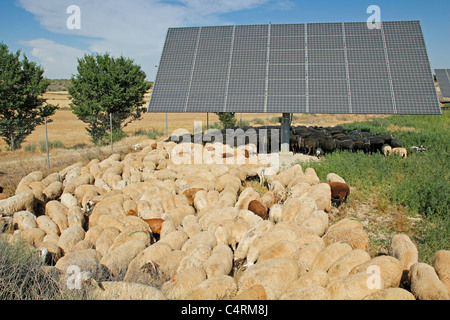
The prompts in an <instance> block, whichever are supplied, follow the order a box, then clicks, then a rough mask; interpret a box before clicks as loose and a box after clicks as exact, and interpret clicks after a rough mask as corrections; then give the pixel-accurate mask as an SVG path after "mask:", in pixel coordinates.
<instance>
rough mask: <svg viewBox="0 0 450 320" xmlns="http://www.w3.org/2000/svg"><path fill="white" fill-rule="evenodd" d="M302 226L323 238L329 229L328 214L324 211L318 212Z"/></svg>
mask: <svg viewBox="0 0 450 320" xmlns="http://www.w3.org/2000/svg"><path fill="white" fill-rule="evenodd" d="M302 226H304V227H306V228H308V229H310V230H312V231H314V233H315V234H317V235H318V236H320V237H321V236H323V235H324V234H325V232H326V231H327V228H328V214H327V213H326V212H325V211H323V210H316V211H314V212H313V213H312V214H311V216H310V217H309V218H308V219H306V220H305V222H303V223H302Z"/></svg>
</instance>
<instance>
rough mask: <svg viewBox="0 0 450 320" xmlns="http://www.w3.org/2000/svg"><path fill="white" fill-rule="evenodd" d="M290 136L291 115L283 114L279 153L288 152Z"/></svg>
mask: <svg viewBox="0 0 450 320" xmlns="http://www.w3.org/2000/svg"><path fill="white" fill-rule="evenodd" d="M290 135H291V114H290V113H283V118H282V119H281V152H289V138H290Z"/></svg>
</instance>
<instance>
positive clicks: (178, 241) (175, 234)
mask: <svg viewBox="0 0 450 320" xmlns="http://www.w3.org/2000/svg"><path fill="white" fill-rule="evenodd" d="M188 239H189V236H188V234H187V233H186V232H184V231H183V230H174V231H172V232H170V233H169V234H167V235H165V236H164V238H163V239H161V240H160V241H159V242H163V243H167V244H168V245H170V247H171V248H172V250H181V248H182V247H183V245H184V244H185V243H186V241H187V240H188Z"/></svg>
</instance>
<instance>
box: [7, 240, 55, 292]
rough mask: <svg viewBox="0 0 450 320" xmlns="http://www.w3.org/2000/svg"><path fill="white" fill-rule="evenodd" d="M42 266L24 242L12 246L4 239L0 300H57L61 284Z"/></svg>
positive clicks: (37, 257)
mask: <svg viewBox="0 0 450 320" xmlns="http://www.w3.org/2000/svg"><path fill="white" fill-rule="evenodd" d="M42 266H43V263H42V262H41V260H40V258H39V256H38V255H37V254H36V253H35V252H32V251H31V250H30V249H28V247H27V246H26V245H25V244H24V242H23V241H18V242H15V243H14V244H12V245H11V244H9V243H8V242H7V241H6V240H4V238H0V300H48V299H57V298H58V297H59V294H60V293H61V287H60V284H59V283H58V282H57V280H56V279H54V278H53V277H52V276H51V275H50V274H49V273H46V272H44V271H43V270H42V268H41V267H42Z"/></svg>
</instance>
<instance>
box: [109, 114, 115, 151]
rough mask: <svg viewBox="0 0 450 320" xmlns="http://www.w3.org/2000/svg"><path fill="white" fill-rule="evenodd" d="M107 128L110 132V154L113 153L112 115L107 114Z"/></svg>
mask: <svg viewBox="0 0 450 320" xmlns="http://www.w3.org/2000/svg"><path fill="white" fill-rule="evenodd" d="M109 127H110V131H111V152H114V148H113V126H112V113H110V114H109Z"/></svg>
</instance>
